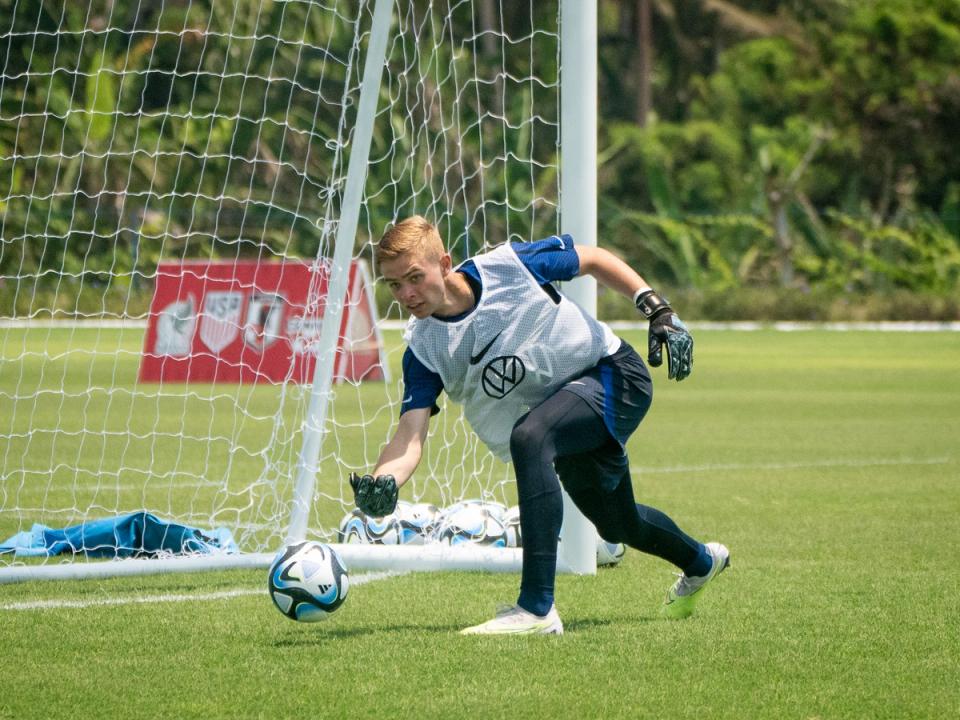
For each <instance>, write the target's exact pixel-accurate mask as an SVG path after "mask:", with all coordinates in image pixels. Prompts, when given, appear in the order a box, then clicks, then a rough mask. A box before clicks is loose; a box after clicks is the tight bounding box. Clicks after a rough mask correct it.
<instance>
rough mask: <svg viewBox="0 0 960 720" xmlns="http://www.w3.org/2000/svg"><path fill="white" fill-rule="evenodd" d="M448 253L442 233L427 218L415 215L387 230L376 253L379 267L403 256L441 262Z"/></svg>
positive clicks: (375, 256) (378, 244) (375, 257)
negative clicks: (385, 262)
mask: <svg viewBox="0 0 960 720" xmlns="http://www.w3.org/2000/svg"><path fill="white" fill-rule="evenodd" d="M446 253H447V251H446V249H445V248H444V247H443V240H441V239H440V233H439V232H438V231H437V228H435V227H434V226H433V225H432V224H431V223H430V222H429V221H428V220H427V219H426V218H424V217H422V216H420V215H413V216H411V217H408V218H406V219H405V220H401V221H400V222H398V223H397V224H396V225H394V226H393V227H392V228H390V229H389V230H387V231H386V232H385V233H384V234H383V237H382V238H381V239H380V242H379V243H377V247H376V250H375V251H374V259H375V260H376V263H377V267H379V266H380V264H381V263H383V262H384V261H390V260H395V259H397V258H398V257H400V256H401V255H418V256H419V257H421V258H423V259H424V260H440V258H442V257H443V256H444V255H446Z"/></svg>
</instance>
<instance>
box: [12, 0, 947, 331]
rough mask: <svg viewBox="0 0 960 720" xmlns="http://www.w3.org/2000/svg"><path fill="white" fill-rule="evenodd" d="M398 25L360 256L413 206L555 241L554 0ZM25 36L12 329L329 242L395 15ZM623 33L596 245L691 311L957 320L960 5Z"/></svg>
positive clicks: (936, 2) (608, 5) (612, 25)
mask: <svg viewBox="0 0 960 720" xmlns="http://www.w3.org/2000/svg"><path fill="white" fill-rule="evenodd" d="M27 5H29V7H27ZM394 16H395V25H394V28H393V34H392V39H391V45H390V49H389V51H388V57H389V60H388V64H389V67H388V71H387V73H386V75H385V78H386V79H385V82H384V86H383V88H382V91H381V101H380V106H381V112H380V114H379V115H378V118H377V126H376V128H377V129H376V133H375V137H374V146H373V151H372V158H373V162H372V163H371V167H370V177H369V180H368V183H367V195H368V203H367V206H366V209H365V215H364V217H363V218H362V223H361V230H362V237H361V245H362V244H363V243H365V242H366V243H368V242H369V241H370V240H371V239H375V238H376V237H377V236H378V235H379V233H380V232H381V231H382V229H383V228H384V226H386V225H387V224H388V223H390V222H391V221H392V220H394V219H395V218H396V217H397V216H399V215H403V214H408V213H412V212H422V213H424V214H427V215H428V216H430V217H433V218H434V219H436V220H437V221H438V223H439V225H440V226H441V229H442V230H443V232H444V234H445V235H446V236H447V237H448V239H449V241H450V242H451V245H452V246H453V250H454V254H455V256H458V257H462V256H465V255H467V254H469V253H470V252H472V251H474V250H476V249H477V248H478V247H481V246H482V245H483V244H484V243H487V244H494V243H497V242H500V241H501V240H503V239H507V238H509V239H532V238H536V237H539V236H542V235H545V234H549V233H551V232H554V231H555V230H556V229H557V226H558V219H557V207H556V195H557V186H558V179H557V173H558V170H557V168H558V166H559V162H558V157H557V153H558V145H559V137H558V134H559V133H558V130H557V127H556V124H557V106H556V98H555V92H556V86H557V80H558V73H559V69H558V67H557V62H558V49H557V40H556V37H555V35H554V34H552V33H555V31H556V26H557V21H558V17H557V16H558V9H557V3H556V2H536V3H530V4H529V5H526V4H523V3H513V4H504V3H496V2H493V1H492V0H477V2H475V3H474V4H473V5H472V6H471V5H468V4H454V3H449V6H448V4H446V3H436V4H430V3H426V2H423V1H421V0H399V2H397V4H396V7H395V10H394ZM0 17H7V18H9V31H8V32H7V35H6V38H5V41H4V43H2V44H0V45H2V47H0V55H2V56H3V59H2V66H3V68H4V70H3V83H2V85H0V157H2V158H3V159H4V164H3V168H4V169H3V172H0V314H3V315H6V316H11V315H37V314H46V313H51V312H52V313H62V314H67V315H71V314H77V313H81V314H118V315H142V313H143V312H145V310H146V306H147V304H148V303H149V298H150V294H151V289H152V278H153V276H154V274H155V272H156V265H157V262H158V261H160V260H161V259H179V258H196V257H227V258H230V257H238V256H253V257H264V258H267V259H269V258H277V257H291V256H292V257H315V256H316V255H317V253H318V249H322V248H324V247H325V246H326V243H327V242H328V239H329V236H330V233H332V231H333V229H335V227H336V218H337V215H338V202H339V197H340V192H341V191H342V187H341V186H340V183H341V181H338V180H331V178H340V177H342V176H343V172H344V168H345V162H344V161H345V156H346V154H347V152H348V151H349V144H350V133H351V131H352V128H353V125H354V120H355V118H354V117H353V116H352V115H351V113H352V112H355V106H356V99H357V97H358V88H359V84H360V77H359V75H360V68H362V58H363V56H364V52H365V48H366V35H365V33H366V28H368V27H369V8H361V9H360V10H359V11H358V9H357V4H355V3H341V4H337V6H336V8H334V10H333V11H331V9H330V8H329V7H326V6H321V5H318V4H310V3H278V2H270V1H265V2H255V1H254V0H237V1H236V2H233V3H229V4H225V3H215V2H213V0H201V1H200V2H185V1H182V0H168V1H167V2H165V3H162V4H150V5H142V4H118V3H113V2H108V1H107V0H90V2H89V3H68V2H66V0H43V2H37V3H30V4H23V3H19V4H18V3H17V2H15V0H0ZM643 17H648V18H649V22H648V24H647V26H646V30H647V32H648V33H649V37H650V40H651V47H652V62H650V63H647V64H644V62H643V61H642V57H641V51H642V49H643V43H641V42H640V41H639V40H638V36H637V28H638V27H640V25H638V23H641V19H642V18H643ZM355 26H357V27H359V28H360V30H361V31H360V33H359V40H357V39H356V38H357V37H358V33H356V32H355ZM536 28H548V29H550V32H537V31H536V30H535V29H536ZM599 28H600V43H599V46H600V75H601V77H600V112H601V122H600V138H599V148H600V150H599V157H598V163H599V166H600V195H601V197H600V244H601V245H603V246H606V247H608V248H611V249H613V250H615V251H616V252H618V253H619V254H621V255H622V256H624V257H625V258H626V259H627V260H628V261H630V262H631V263H632V264H633V265H635V266H636V267H637V268H638V269H639V270H640V271H641V272H642V273H643V274H644V275H645V276H646V277H647V279H648V280H650V282H651V283H654V284H656V285H657V286H658V287H660V288H661V289H663V290H665V291H667V292H669V293H670V294H671V296H672V297H673V298H674V299H675V302H678V303H680V304H682V306H683V307H684V308H685V314H686V315H687V317H692V318H704V319H711V318H712V319H728V318H729V319H737V318H743V317H758V318H769V319H782V318H796V319H957V318H960V300H958V295H960V293H958V292H957V290H958V287H960V156H958V154H957V153H956V152H955V145H956V128H957V127H958V126H960V70H958V68H960V3H958V2H957V1H956V0H877V1H876V2H870V3H860V2H853V1H852V0H814V1H811V2H796V1H777V0H737V1H735V2H734V1H720V0H710V1H704V0H676V2H666V1H664V0H630V1H623V2H614V1H613V0H601V2H600V18H599ZM490 31H492V32H490ZM427 48H431V49H432V50H431V53H430V54H427V53H426V52H423V51H424V50H425V49H427ZM645 83H646V86H647V87H649V92H650V104H649V107H641V105H640V103H639V102H638V99H639V98H640V96H641V94H642V93H643V87H644V84H645ZM441 93H446V94H447V97H446V98H445V99H444V101H443V102H450V100H451V99H450V97H449V96H450V95H451V94H456V97H455V98H453V103H454V106H455V107H456V112H457V113H458V114H457V116H456V117H451V116H450V115H449V114H448V111H447V110H446V108H447V107H448V106H446V105H441V103H440V102H439V101H438V100H437V98H439V97H440V95H441ZM344 99H346V100H347V102H348V111H347V112H346V113H345V114H344V115H343V116H342V117H341V114H340V112H339V107H340V105H341V104H342V102H343V100H344ZM409 108H414V110H413V111H412V112H411V111H410V110H409ZM531 108H535V110H536V112H534V113H532V119H531V110H530V109H531ZM519 118H526V119H524V120H520V119H519ZM455 126H456V128H455V130H456V133H457V136H456V139H455V141H453V142H452V144H451V139H450V136H451V133H452V132H453V131H454V127H455ZM521 161H522V162H521ZM531 167H532V168H534V170H531V169H530V168H531ZM451 188H453V190H451ZM321 252H322V250H321ZM363 252H369V245H367V246H365V250H364V251H363ZM601 308H602V312H603V314H605V315H606V316H608V317H614V316H620V315H626V314H627V313H629V311H630V308H629V306H628V305H626V304H624V303H622V302H619V301H617V300H616V299H615V298H609V297H603V298H601Z"/></svg>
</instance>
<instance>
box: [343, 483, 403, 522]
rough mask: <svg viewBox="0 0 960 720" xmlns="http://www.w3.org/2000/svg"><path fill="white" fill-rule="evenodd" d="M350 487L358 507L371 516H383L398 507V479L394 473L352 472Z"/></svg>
mask: <svg viewBox="0 0 960 720" xmlns="http://www.w3.org/2000/svg"><path fill="white" fill-rule="evenodd" d="M350 487H352V488H353V497H354V499H355V500H356V502H357V507H358V508H360V510H361V511H362V512H363V513H364V514H366V515H369V516H370V517H383V516H384V515H389V514H390V513H392V512H393V511H394V510H396V509H397V494H398V493H397V480H396V478H394V477H393V475H377V477H374V476H373V475H357V473H350Z"/></svg>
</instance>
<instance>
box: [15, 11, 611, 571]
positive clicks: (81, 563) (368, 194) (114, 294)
mask: <svg viewBox="0 0 960 720" xmlns="http://www.w3.org/2000/svg"><path fill="white" fill-rule="evenodd" d="M0 22H4V23H5V24H6V26H5V27H4V38H3V43H2V44H0V47H2V49H0V56H2V58H3V59H2V75H0V155H2V159H3V168H4V169H3V171H2V172H0V440H2V442H0V542H2V541H3V540H4V539H5V538H8V537H11V536H15V535H17V534H20V535H24V534H29V533H31V531H33V530H34V529H35V528H37V527H38V526H45V527H48V528H63V527H66V526H73V525H76V524H79V523H84V522H88V521H91V520H95V519H100V518H110V517H114V516H118V515H122V514H125V513H132V512H145V513H150V514H151V515H154V516H157V517H161V518H164V519H168V520H170V521H172V522H176V523H180V524H183V525H187V526H192V527H196V528H200V529H203V530H205V531H206V530H214V529H222V530H224V531H226V532H227V533H229V535H230V537H231V542H232V546H235V547H236V548H237V549H239V553H235V554H234V553H225V552H213V553H210V554H202V555H193V556H190V557H161V558H153V559H149V560H144V559H127V560H112V561H110V562H95V561H89V560H88V559H87V558H85V557H84V555H83V554H82V553H80V554H71V555H60V556H51V557H45V556H41V557H39V558H37V559H30V558H27V559H23V558H22V557H21V556H15V555H13V554H12V553H7V554H0V581H12V580H20V579H25V578H40V577H84V576H106V575H117V574H125V573H149V572H166V571H177V570H181V571H189V570H197V569H206V568H215V567H239V566H265V565H266V564H268V563H269V560H270V558H271V557H272V555H273V553H274V552H275V551H276V550H277V549H279V548H280V547H281V546H282V545H283V544H284V543H285V542H287V541H288V540H292V539H301V538H310V539H317V540H321V541H324V542H336V541H337V532H338V528H339V526H340V523H341V520H342V519H343V518H344V517H345V516H346V515H348V514H349V513H350V511H351V510H352V509H353V496H352V492H351V489H350V487H349V484H348V482H347V477H348V475H349V473H350V472H351V471H364V470H368V469H370V468H372V466H373V464H374V462H375V460H376V458H377V456H378V453H379V450H380V448H381V446H382V444H383V443H384V442H385V441H386V440H387V438H388V436H389V433H390V431H391V428H392V426H393V423H394V422H395V420H396V417H397V413H398V409H399V404H400V399H401V397H400V393H401V390H402V385H401V381H400V373H399V365H400V358H401V354H402V343H401V338H400V332H399V329H398V328H399V327H400V325H401V321H402V320H403V318H402V316H401V313H400V310H399V307H398V306H397V305H396V304H395V303H391V302H390V298H389V294H385V293H384V292H383V291H382V290H380V291H376V290H375V289H374V287H373V284H372V281H371V278H370V270H371V269H372V247H373V246H372V243H374V242H376V240H377V239H378V238H379V237H380V235H381V234H382V232H383V230H384V229H385V228H386V227H387V226H388V225H389V224H390V223H392V222H394V221H395V220H397V219H399V218H403V217H405V216H408V215H411V214H415V213H419V214H422V215H425V216H426V217H428V218H429V219H431V220H432V221H433V222H434V223H435V224H436V225H437V226H438V227H439V229H440V231H441V234H442V235H443V236H444V237H445V238H446V239H447V241H448V243H449V246H450V248H451V251H452V253H453V255H454V258H455V260H461V259H464V258H466V257H469V256H471V255H473V254H475V253H477V252H479V251H482V250H484V249H486V248H489V247H491V246H493V245H497V244H499V243H501V242H503V241H508V240H509V241H518V240H519V241H530V240H535V239H539V238H542V237H546V236H549V235H551V234H555V233H558V232H569V233H572V234H574V235H575V237H576V238H577V240H578V242H581V243H593V242H595V227H596V193H595V176H596V175H595V163H596V145H595V135H596V127H595V107H596V89H595V58H596V5H595V3H594V2H590V1H585V0H558V1H557V2H549V1H548V2H543V1H542V0H528V1H527V2H510V3H504V2H494V0H472V1H460V2H454V1H453V0H449V1H443V0H442V1H441V2H419V1H418V0H409V1H407V0H396V1H395V0H368V1H367V2H363V1H362V0H351V1H350V2H346V1H344V2H340V1H337V0H329V1H325V2H324V1H320V0H309V1H308V0H283V1H281V0H276V1H274V2H262V1H261V0H237V1H236V2H232V3H216V2H213V0H201V1H200V2H191V3H182V2H175V1H173V0H167V1H166V2H157V3H116V2H111V1H109V0H81V1H80V2H70V3H66V2H63V3H21V4H16V5H14V6H13V11H12V14H11V16H10V17H9V19H8V20H4V21H0ZM225 268H226V269H225ZM241 268H242V269H243V270H242V272H241V270H240V269H241ZM224 273H226V275H224ZM161 289H162V291H163V292H164V293H169V294H170V295H169V301H163V302H162V303H161V302H159V301H158V298H159V297H161ZM565 291H566V292H567V293H568V294H570V295H572V296H574V297H575V299H577V301H578V302H580V303H581V304H582V305H584V306H586V307H587V308H588V309H591V310H593V309H594V308H595V303H594V300H593V297H594V295H595V288H594V287H593V286H592V285H591V284H590V283H589V282H588V281H587V280H577V281H576V282H574V283H571V284H569V285H568V287H567V288H565ZM294 296H296V300H295V301H294V300H293V299H292V298H293V297H294ZM294 310H295V312H294ZM371 350H372V352H373V355H372V356H371V355H370V354H369V353H370V351H371ZM231 352H233V353H234V354H233V355H231V354H230V353H231ZM364 352H366V353H367V354H366V355H364V354H363V353H364ZM270 353H274V354H275V355H276V358H273V356H271V355H270ZM371 357H372V358H373V359H372V360H371ZM150 362H153V363H154V366H153V370H150V369H149V368H147V370H148V371H145V369H144V368H145V367H146V365H147V364H149V363H150ZM274 362H276V363H279V365H278V366H274V367H273V369H272V370H269V371H268V364H269V363H274ZM284 363H286V364H284ZM277 367H279V369H277ZM157 368H159V370H157ZM154 370H155V371H156V372H158V373H160V374H159V375H156V374H153V375H151V372H154ZM164 373H166V374H164ZM178 373H179V374H178ZM204 373H206V374H204ZM403 497H404V499H407V500H410V501H413V502H424V503H432V504H435V505H437V506H447V505H450V504H453V503H456V502H458V501H461V500H466V499H480V500H484V501H489V502H493V503H501V504H503V505H511V504H513V503H514V502H515V490H514V487H513V482H512V474H511V471H510V468H509V467H508V466H506V465H504V464H502V463H501V462H499V461H498V460H496V459H495V458H494V457H493V456H492V455H491V454H490V453H489V452H488V451H487V450H486V449H485V448H484V447H483V446H482V445H480V444H479V443H478V441H477V440H476V438H475V437H474V435H473V434H472V432H471V431H470V430H469V428H468V427H467V425H466V424H465V422H464V421H463V418H462V416H461V414H460V412H459V409H458V408H457V407H456V406H453V405H447V406H446V407H444V408H442V412H441V413H440V414H439V415H437V416H436V417H435V418H434V420H433V423H432V426H431V432H430V438H429V439H428V442H427V448H426V454H425V456H424V459H423V461H422V463H421V465H420V468H419V469H418V471H417V472H416V474H415V475H414V477H413V479H412V480H411V482H410V483H408V485H407V486H406V487H405V489H404V491H403ZM595 543H596V539H595V533H594V531H593V528H592V526H590V525H589V523H587V522H586V521H585V520H583V518H582V517H581V516H579V513H577V512H576V511H575V509H574V508H573V507H572V506H571V505H569V503H567V505H566V507H565V521H564V530H563V543H562V545H561V554H562V559H561V562H560V568H561V569H562V570H566V571H573V572H579V573H590V572H593V571H594V569H595ZM341 552H342V554H343V557H344V558H345V560H346V561H347V563H348V564H349V565H350V566H351V567H352V568H353V567H361V568H363V567H367V568H383V567H393V568H405V569H410V568H412V569H436V568H474V567H483V568H488V569H494V570H517V569H518V568H519V557H520V556H519V550H516V549H494V548H489V547H480V546H468V547H456V548H451V547H448V546H442V545H438V546H431V545H422V546H416V547H414V546H404V545H397V546H378V545H343V546H342V547H341ZM161 554H162V553H161Z"/></svg>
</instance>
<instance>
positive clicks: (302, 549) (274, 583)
mask: <svg viewBox="0 0 960 720" xmlns="http://www.w3.org/2000/svg"><path fill="white" fill-rule="evenodd" d="M267 585H268V587H269V588H270V598H271V599H272V600H273V603H274V605H276V606H277V609H278V610H280V612H282V613H283V614H284V615H286V616H287V617H288V618H290V619H291V620H299V621H300V622H318V621H320V620H323V619H325V618H326V617H327V616H328V615H330V613H332V612H333V611H334V610H336V609H337V608H338V607H340V606H341V605H342V604H343V601H344V600H346V599H347V591H348V590H349V589H350V580H349V576H348V575H347V568H346V567H345V566H344V564H343V560H341V559H340V556H339V555H337V553H336V551H334V549H333V548H331V547H330V546H329V545H324V544H322V543H318V542H313V541H310V540H306V541H304V542H298V543H294V544H293V545H288V546H287V547H285V548H284V549H283V550H281V551H280V552H278V553H277V556H276V557H275V558H274V559H273V563H272V564H271V565H270V574H269V575H268V576H267Z"/></svg>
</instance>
